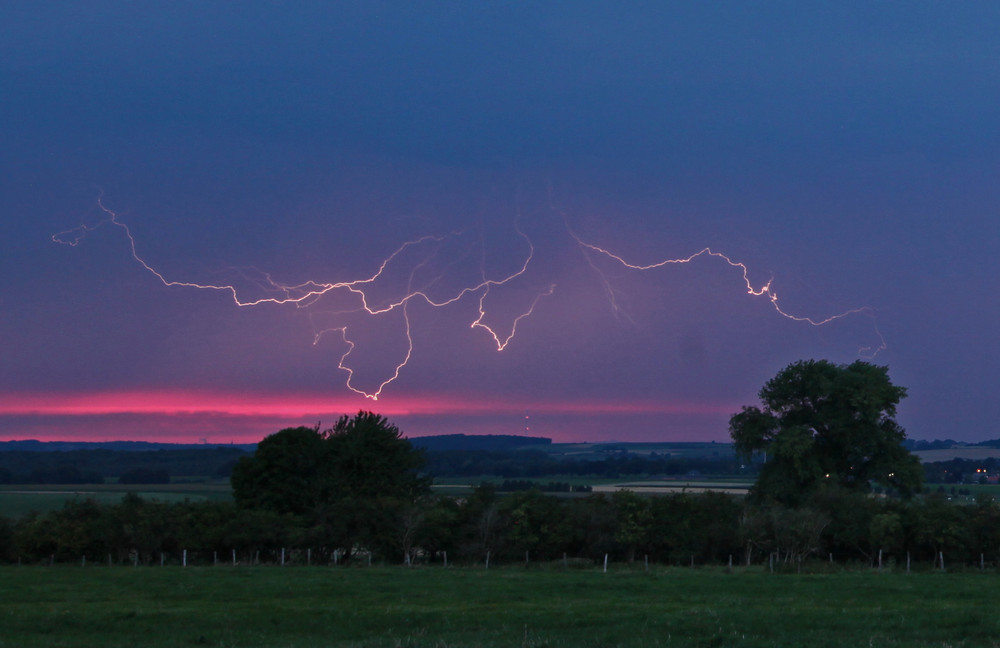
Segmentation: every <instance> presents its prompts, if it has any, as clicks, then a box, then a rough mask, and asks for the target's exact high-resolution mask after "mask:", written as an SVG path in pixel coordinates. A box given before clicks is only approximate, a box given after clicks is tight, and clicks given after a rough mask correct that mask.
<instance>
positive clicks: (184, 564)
mask: <svg viewBox="0 0 1000 648" xmlns="http://www.w3.org/2000/svg"><path fill="white" fill-rule="evenodd" d="M187 566H188V550H187V549H185V550H184V551H183V553H182V554H181V567H187Z"/></svg>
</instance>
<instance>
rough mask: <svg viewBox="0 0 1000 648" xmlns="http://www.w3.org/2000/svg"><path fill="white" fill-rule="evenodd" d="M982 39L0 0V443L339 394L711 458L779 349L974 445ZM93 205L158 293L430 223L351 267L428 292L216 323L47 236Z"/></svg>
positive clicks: (252, 287)
mask: <svg viewBox="0 0 1000 648" xmlns="http://www.w3.org/2000/svg"><path fill="white" fill-rule="evenodd" d="M709 4H710V5H711V6H709ZM998 33H1000V8H998V7H997V5H996V4H995V3H991V2H968V3H940V2H909V3H883V2H839V3H822V4H820V3H797V2H767V3H754V4H749V3H743V2H720V3H693V2H692V3H666V2H626V3H619V2H614V3H612V2H585V1H574V2H550V3H530V2H504V3H420V4H416V3H405V2H364V3H327V2H323V3H319V2H315V3H311V2H297V3H276V2H273V3H272V2H266V3H265V2H246V3H239V4H232V3H222V2H218V3H215V2H170V3H166V2H163V3H120V2H88V3H8V4H6V5H4V6H3V7H2V8H0V87H2V88H3V97H4V99H3V101H0V142H2V146H0V241H2V242H3V243H2V245H3V249H2V253H0V278H2V282H0V366H2V367H3V370H2V372H0V437H2V438H28V437H39V438H81V437H89V438H151V437H161V438H177V439H185V440H190V439H200V438H209V439H210V440H213V441H228V440H230V439H237V440H256V439H258V438H260V437H261V436H263V435H264V434H267V433H269V432H272V431H274V430H276V429H278V428H279V427H283V426H285V425H290V424H296V425H297V424H300V423H308V424H314V423H315V422H316V421H317V420H323V421H324V422H328V423H332V421H333V420H334V418H335V417H336V416H337V415H339V414H341V413H345V412H352V411H355V410H357V409H359V408H361V407H364V408H371V409H375V410H377V411H381V412H384V413H387V414H388V415H389V416H390V418H392V419H393V420H394V421H395V422H397V423H399V424H400V426H401V427H402V428H403V430H404V431H405V432H407V433H409V434H432V433H435V432H461V431H464V432H484V433H485V432H492V433H518V432H522V431H523V430H524V426H525V422H524V416H525V413H526V412H527V413H529V414H530V417H531V418H530V421H529V425H530V428H531V433H533V434H540V435H545V436H552V437H554V438H557V439H558V440H604V439H649V440H672V439H679V440H688V439H714V440H720V441H721V440H725V439H727V430H726V422H727V420H728V416H729V415H730V414H731V413H733V412H735V411H737V410H738V408H739V406H740V405H742V404H750V403H753V402H755V394H756V392H757V390H758V389H759V388H760V386H761V385H762V384H763V382H764V381H765V380H767V379H768V378H770V377H771V376H773V375H774V374H775V373H776V372H777V371H778V370H780V369H781V368H782V367H784V366H785V365H787V364H789V363H791V362H794V361H796V360H799V359H803V358H827V359H830V360H833V361H835V362H851V361H853V360H854V359H857V358H858V357H859V349H863V348H865V347H877V346H879V345H880V344H881V343H882V341H883V339H884V343H885V348H884V349H882V350H880V351H879V352H878V354H877V355H876V356H875V358H874V362H877V363H880V364H886V365H888V366H889V367H890V375H891V376H892V378H893V380H894V381H895V382H896V383H898V384H901V385H903V386H906V387H907V388H908V389H909V398H908V399H907V400H906V401H904V403H903V406H902V407H901V410H900V420H901V422H902V423H903V424H904V426H905V427H906V428H907V430H908V432H909V434H910V435H911V436H913V437H916V438H945V437H951V438H956V439H966V440H980V439H987V438H997V437H1000V430H998V427H997V423H996V421H998V420H1000V399H997V398H996V395H995V390H996V388H997V385H998V384H1000V367H998V362H1000V357H998V356H1000V342H998V340H997V337H996V335H995V333H994V328H995V324H996V322H997V321H998V316H1000V301H998V299H997V297H996V294H995V290H996V289H995V285H996V276H997V275H998V272H997V270H998V265H1000V264H998V262H997V259H996V251H997V245H998V243H1000V220H998V213H997V212H998V205H1000V200H998V199H1000V182H998V176H1000V127H998V126H997V123H996V114H997V111H998V109H1000V38H998V37H997V34H998ZM102 195H103V198H102V199H101V200H103V204H104V205H105V206H106V207H107V208H108V209H110V210H112V211H113V212H114V213H116V214H117V216H118V219H119V222H120V223H123V224H125V225H127V226H128V227H129V228H130V231H131V233H132V234H133V236H134V237H135V242H136V250H137V253H138V254H139V256H140V257H141V258H142V259H143V260H145V261H146V262H147V263H148V264H149V265H150V267H151V268H153V269H155V270H156V271H157V272H160V273H161V274H162V276H163V277H164V278H165V279H166V280H167V281H168V282H170V281H176V282H186V283H196V284H204V285H207V284H213V285H232V286H234V287H235V288H236V290H237V297H238V298H239V299H241V300H242V301H246V300H252V299H258V298H260V297H271V298H274V297H275V296H276V295H277V294H278V293H276V292H275V291H274V290H268V286H269V285H270V287H271V288H272V289H273V287H274V286H273V284H267V281H268V278H269V280H270V281H273V282H276V283H279V284H282V285H285V286H289V285H300V284H302V283H303V282H307V281H310V280H311V281H315V282H320V283H322V284H324V285H328V286H332V285H334V284H337V285H339V284H344V283H350V282H357V281H359V280H361V279H365V278H368V277H371V276H373V275H374V273H376V272H377V271H378V269H379V267H380V263H381V262H382V261H383V260H384V259H386V258H388V257H389V256H390V255H392V254H393V252H394V251H396V250H398V249H399V248H400V246H401V245H403V244H404V243H406V242H407V241H414V240H417V239H419V238H420V237H422V236H434V237H438V239H439V240H434V241H430V240H425V241H424V242H423V243H421V244H420V245H417V246H411V247H408V248H405V249H404V250H403V252H402V253H401V254H400V255H399V256H397V257H395V258H394V259H393V262H392V263H390V264H389V265H388V266H387V267H386V270H385V271H384V272H383V274H382V275H380V277H379V281H376V282H373V283H371V284H367V283H366V284H357V283H353V284H352V286H353V287H355V288H363V292H364V293H365V296H366V299H368V300H369V301H368V302H364V303H367V305H368V306H369V307H370V308H371V309H373V310H374V309H378V308H381V307H384V306H386V305H390V304H393V303H397V302H399V301H400V299H401V298H402V297H404V296H405V295H407V294H410V293H412V292H413V291H415V290H419V291H422V292H423V293H424V294H425V295H426V296H427V299H423V298H421V297H417V298H413V299H411V300H410V301H408V302H406V307H405V311H404V308H403V307H402V306H398V307H396V308H395V309H394V310H391V311H390V312H388V313H386V314H384V315H377V316H373V315H369V314H368V313H365V312H359V311H358V309H359V308H360V306H362V305H364V303H362V302H361V298H360V294H359V292H351V291H350V290H348V289H347V287H346V286H342V287H339V288H338V287H331V288H330V289H329V291H328V292H326V293H325V294H324V295H323V296H322V297H321V298H318V299H315V300H314V299H308V300H306V301H303V302H302V303H300V304H298V305H296V304H283V305H278V304H262V305H260V306H255V307H240V306H237V305H236V304H235V303H234V301H233V299H232V298H231V297H230V296H229V295H227V294H225V293H223V292H220V291H215V290H198V289H197V288H190V287H180V286H165V285H164V284H163V283H162V282H160V281H159V279H158V278H157V277H156V276H155V275H154V274H152V273H151V272H150V271H148V270H147V269H145V268H143V266H142V265H140V264H139V263H138V262H137V261H136V259H133V258H132V256H131V253H130V247H129V241H128V239H127V237H126V236H125V230H124V229H121V228H116V227H114V226H112V225H111V224H105V226H103V227H100V228H98V229H94V230H92V231H90V232H88V233H87V235H86V237H84V238H83V239H82V240H81V242H80V244H79V245H77V246H75V247H71V246H67V245H58V244H57V243H54V242H53V241H52V238H51V237H52V235H53V234H56V233H59V232H63V231H65V230H70V229H72V228H75V227H77V226H79V225H81V224H83V225H87V226H89V227H94V226H96V225H97V224H99V223H100V222H102V219H106V217H107V214H106V213H105V212H103V211H102V210H101V209H100V208H99V204H98V200H99V197H100V196H102ZM574 234H575V235H576V236H578V237H579V238H580V239H581V240H583V241H586V242H587V243H590V244H592V245H596V246H601V247H603V248H606V249H608V250H609V251H611V252H613V253H614V254H616V255H618V256H620V257H621V258H622V259H624V260H626V261H628V262H629V263H631V264H634V265H649V264H653V263H657V262H659V261H663V260H666V259H681V258H687V257H688V256H690V255H692V254H694V253H696V252H698V251H699V250H701V249H703V248H705V247H711V248H712V249H713V250H714V251H717V252H721V253H724V254H726V255H728V256H729V258H731V259H732V260H734V261H737V262H742V263H744V264H746V266H747V268H748V269H749V274H748V278H749V280H750V282H751V285H752V286H753V287H755V288H760V287H761V286H763V285H764V284H766V283H767V282H768V281H769V280H773V283H772V284H771V288H772V290H773V294H777V295H778V296H779V297H780V301H779V302H778V304H779V306H780V308H781V309H782V310H783V311H784V312H786V313H788V314H790V315H793V316H796V317H809V318H813V319H815V320H822V319H825V318H827V317H829V316H831V315H836V314H840V313H844V312H847V311H851V310H852V309H856V308H862V307H864V308H866V309H868V310H864V311H862V312H860V313H858V314H856V315H852V316H849V317H844V318H842V319H839V320H836V321H835V322H831V323H830V324H827V325H824V326H820V327H814V326H811V325H810V324H808V323H804V322H796V321H792V320H789V319H787V318H784V317H782V316H781V315H780V314H779V313H778V312H777V311H776V310H775V309H774V308H773V307H772V304H771V303H770V301H769V300H768V297H767V295H763V296H760V297H753V296H750V295H748V294H747V290H746V285H745V284H744V282H743V277H742V273H741V271H740V269H739V268H734V267H732V266H730V265H728V264H726V263H725V262H724V261H723V260H722V259H719V258H717V257H714V258H713V257H699V258H697V259H695V260H693V261H692V262H691V263H689V264H671V265H668V266H665V267H662V268H657V269H651V270H641V271H640V270H630V269H628V268H626V267H624V266H622V265H621V264H618V263H616V262H614V260H613V259H610V258H608V257H600V256H599V255H595V254H593V252H592V251H591V252H589V253H588V250H589V248H585V247H581V246H580V245H579V244H578V242H577V240H576V239H575V238H574ZM63 240H68V237H63ZM529 258H530V260H529ZM526 261H528V263H527V265H524V264H525V262H526ZM522 268H523V269H524V272H523V274H518V273H519V272H520V270H521V269H522ZM514 274H517V275H518V276H516V277H514V278H513V279H511V280H510V281H507V282H503V283H501V281H502V280H503V279H506V278H507V277H511V276H512V275H514ZM484 280H486V281H488V282H492V283H489V284H488V286H487V285H483V282H484ZM477 286H478V287H477ZM463 288H473V290H470V291H469V292H466V293H463V292H462V289H463ZM487 288H488V291H487ZM550 293H551V294H550ZM300 294H301V293H300V292H299V293H296V292H295V291H292V292H291V293H283V295H284V297H285V298H287V297H288V296H289V295H292V296H296V295H299V296H300ZM453 297H461V298H460V299H457V300H456V301H454V302H453V303H450V304H449V305H447V306H440V307H434V306H432V305H431V304H430V303H429V302H428V300H429V301H430V302H434V303H438V304H440V303H442V302H444V301H448V300H450V299H452V298H453ZM532 305H534V311H533V313H532V314H531V316H530V317H525V318H522V319H520V320H517V318H518V316H519V315H521V314H523V313H525V312H526V311H527V310H529V309H530V308H531V307H532ZM480 306H482V310H483V311H484V312H485V316H484V317H483V318H482V319H481V320H479V319H478V317H479V309H480ZM407 319H408V320H409V333H410V339H411V340H412V353H411V355H410V358H409V361H408V362H407V363H406V364H405V366H403V367H402V368H401V369H400V370H399V375H398V378H396V379H395V380H394V381H392V382H390V383H389V384H387V385H386V386H385V387H384V389H383V391H382V394H381V397H380V399H379V400H378V401H377V402H374V401H371V400H369V399H365V398H363V397H361V396H359V395H358V394H356V393H355V392H353V391H351V389H350V388H349V386H348V383H347V380H348V372H347V371H345V370H344V369H341V368H338V366H337V365H338V363H339V362H340V361H341V358H342V357H343V356H344V354H345V353H348V351H351V353H350V355H348V356H347V358H346V359H345V360H344V361H343V363H344V365H345V366H347V367H350V368H351V369H352V370H353V371H354V375H353V377H351V383H350V385H351V386H353V387H355V388H356V389H358V390H360V391H366V392H369V393H372V392H374V391H376V390H377V388H378V386H379V385H380V384H381V383H382V382H384V381H385V380H386V379H388V378H391V377H392V376H393V375H394V371H395V368H396V367H397V366H398V365H399V364H401V362H402V361H403V360H404V359H405V358H406V352H407V350H408V349H409V348H410V344H409V342H408V341H407V337H406V332H407V328H406V322H407ZM477 320H478V321H479V322H480V323H481V324H483V325H486V326H489V327H491V329H493V330H494V331H496V332H497V333H498V335H500V336H501V338H503V337H506V335H509V333H510V330H511V327H512V326H513V325H514V322H515V320H517V330H516V335H515V336H514V338H513V339H512V340H511V341H510V343H509V344H508V345H507V346H506V348H505V349H504V350H503V351H502V352H500V353H498V352H497V345H496V343H495V342H494V340H493V339H492V337H491V336H490V334H489V332H488V331H487V330H486V329H485V328H483V327H482V326H477V327H470V325H471V324H472V323H473V322H476V321H477ZM344 327H346V331H345V332H341V331H340V329H343V328H344ZM323 331H327V332H326V333H323ZM345 340H350V342H352V343H354V347H353V351H352V350H351V349H352V347H351V346H350V345H349V344H348V342H346V341H345ZM314 342H315V344H314ZM860 357H866V353H865V352H864V351H861V352H860Z"/></svg>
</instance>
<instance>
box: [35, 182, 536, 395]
mask: <svg viewBox="0 0 1000 648" xmlns="http://www.w3.org/2000/svg"><path fill="white" fill-rule="evenodd" d="M97 205H98V207H99V208H100V210H101V211H102V212H103V213H104V215H105V217H104V218H103V219H102V220H101V221H100V222H98V223H97V224H96V225H80V226H79V227H76V228H74V229H71V230H66V231H64V232H59V233H58V234H54V235H53V236H52V240H53V241H54V242H55V243H60V244H63V245H69V246H71V247H76V246H77V245H78V244H79V243H80V242H81V241H82V240H83V239H84V237H85V236H86V235H87V234H88V233H90V232H92V231H94V230H97V229H99V228H101V227H103V226H104V225H112V226H115V227H118V228H120V229H121V230H122V231H123V232H124V233H125V236H126V238H127V239H128V243H129V249H130V251H131V254H132V257H133V259H135V261H136V262H138V263H139V264H140V265H141V266H142V267H143V268H145V269H146V270H147V271H148V272H149V273H151V274H152V275H153V276H155V277H156V278H157V279H158V280H159V281H160V282H161V283H162V284H163V285H164V286H167V287H181V288H195V289H200V290H214V291H220V292H226V293H229V295H230V297H231V298H232V300H233V302H234V303H235V304H236V305H237V306H239V307H253V306H260V305H262V304H274V305H286V304H292V305H295V306H296V307H300V308H302V307H308V306H310V305H312V304H313V303H315V302H316V301H317V300H318V299H319V298H321V297H323V296H324V295H328V294H330V293H334V292H337V291H345V292H347V293H350V294H352V295H354V296H355V297H356V298H358V300H359V302H360V306H359V308H358V309H357V312H364V313H367V315H369V316H372V317H376V316H379V315H385V314H387V313H391V312H397V311H398V312H400V313H401V314H402V318H403V322H404V327H405V337H406V342H407V347H406V352H405V354H403V358H402V360H401V361H400V362H399V363H398V364H397V365H396V368H395V370H394V372H393V374H392V375H391V376H390V377H389V378H386V379H385V380H383V381H382V382H381V383H380V384H379V385H378V387H377V388H376V389H373V390H370V391H366V390H364V389H361V388H358V387H356V386H355V385H354V384H353V379H354V371H355V370H354V368H352V367H351V366H350V365H349V364H348V359H349V357H350V356H351V354H352V353H353V352H354V350H355V348H356V345H355V342H354V341H353V340H352V339H351V338H350V337H349V332H348V327H347V326H336V327H330V328H326V329H322V330H320V331H318V332H316V333H315V336H314V339H313V344H318V343H319V341H320V339H321V338H322V337H323V336H324V335H326V334H328V333H339V334H340V336H341V338H342V339H343V341H344V344H346V345H347V350H346V351H345V352H344V354H343V355H342V356H341V357H340V360H339V362H338V364H337V368H338V369H341V370H343V371H345V372H346V373H347V381H346V386H347V388H348V389H350V390H351V391H353V392H355V393H357V394H360V395H362V396H365V397H366V398H370V399H372V400H378V398H379V396H380V395H381V394H382V391H383V390H384V389H385V388H386V386H388V385H389V384H390V383H392V382H393V381H395V380H396V379H397V378H398V377H399V375H400V371H402V369H403V367H405V366H406V364H407V363H408V362H409V361H410V357H411V356H412V353H413V337H412V334H411V322H410V313H409V304H410V302H411V301H413V300H415V299H419V300H422V301H423V302H425V303H426V304H428V305H430V306H432V307H435V308H441V307H445V306H449V305H451V304H454V303H456V302H458V301H460V300H462V299H463V298H465V297H466V296H467V295H474V294H478V295H479V299H478V302H479V308H478V316H477V317H476V319H475V320H473V321H472V322H471V324H470V328H472V329H482V330H484V331H485V332H486V333H487V334H488V335H489V336H490V337H491V338H492V339H493V341H494V342H495V343H496V347H497V350H498V351H503V350H504V348H506V346H507V344H508V343H509V342H510V341H511V339H513V337H514V335H515V333H516V331H517V325H518V323H519V322H520V321H521V320H522V319H524V318H526V317H528V316H529V315H531V314H532V313H533V312H534V309H535V307H536V306H537V304H538V302H539V300H541V299H542V298H543V297H545V296H548V295H551V294H552V293H553V291H554V290H555V286H554V285H550V286H548V287H547V288H546V289H544V290H542V291H540V292H539V293H538V294H537V295H536V297H535V299H534V301H533V302H532V303H531V306H530V307H529V308H528V310H527V311H525V312H524V313H522V314H520V315H519V316H518V317H516V318H515V319H514V322H513V324H512V326H511V329H510V332H509V333H506V334H504V333H500V332H498V331H497V330H496V328H494V327H492V326H490V325H488V324H486V323H484V319H485V317H486V307H485V301H486V298H487V296H488V295H489V293H490V290H491V289H493V288H496V287H500V286H504V285H505V284H507V283H509V282H511V281H513V280H514V279H516V278H518V277H521V276H522V275H524V274H525V273H526V272H527V271H528V267H529V265H530V264H531V262H532V260H533V258H534V255H535V248H534V245H532V243H531V240H530V239H529V238H528V236H527V235H526V234H525V233H524V232H522V231H521V230H520V229H517V233H518V235H520V236H521V238H523V239H524V241H525V243H526V244H527V252H526V254H525V256H524V260H523V262H522V263H521V265H520V267H519V268H518V269H516V270H515V271H514V272H511V273H509V274H506V275H503V276H501V277H499V278H489V277H487V274H486V271H485V264H484V269H483V271H482V273H481V274H482V277H481V280H480V281H478V282H476V283H475V284H473V285H468V286H463V287H462V288H459V289H458V290H456V291H454V292H453V293H452V294H451V295H450V296H448V297H446V298H444V299H441V298H438V299H435V298H433V297H432V296H431V295H430V294H428V292H427V291H426V289H416V288H414V287H413V284H414V282H415V277H416V274H417V272H418V271H419V270H420V269H421V268H422V267H423V266H424V265H425V264H427V263H428V262H429V261H430V259H431V258H433V256H434V251H433V250H432V251H431V252H429V253H428V254H427V256H425V257H424V259H423V260H422V261H421V262H420V263H417V264H416V265H415V266H414V267H413V269H412V270H411V271H410V274H409V280H408V284H407V290H406V291H405V292H404V293H403V295H402V297H400V298H398V299H395V300H391V301H389V302H388V303H383V304H381V305H374V303H373V301H372V298H371V295H370V293H369V292H368V290H369V289H371V288H372V287H373V285H374V284H375V282H376V281H377V280H378V279H379V278H381V277H383V276H384V275H385V273H386V272H387V270H388V269H389V267H390V266H391V264H393V262H394V261H395V260H396V259H398V258H400V256H401V255H403V254H404V253H405V252H407V251H409V250H411V249H413V248H416V247H418V246H421V245H423V244H425V243H442V242H443V241H445V240H446V239H447V238H449V237H454V236H458V235H460V233H453V234H451V235H447V236H440V237H439V236H423V237H420V238H418V239H416V240H414V241H408V242H406V243H403V244H402V245H400V246H399V247H398V248H397V249H396V250H395V251H394V252H393V253H392V254H390V255H389V256H388V257H386V258H385V259H384V260H383V261H382V262H381V263H380V264H379V266H378V269H377V270H376V271H375V272H374V273H373V274H371V275H369V276H367V277H364V278H361V279H354V280H352V281H339V282H322V281H315V280H309V281H305V282H302V283H299V284H285V283H282V282H279V281H276V280H275V279H273V278H272V276H271V275H270V274H268V273H264V274H263V284H264V285H263V287H264V288H265V289H267V290H269V291H273V292H276V293H277V294H278V295H279V296H277V297H259V298H255V299H245V298H242V297H241V295H240V291H239V289H238V288H237V287H236V286H235V285H233V284H203V283H197V282H191V281H179V280H175V279H169V278H167V277H166V276H165V275H164V274H163V273H161V272H160V271H158V270H156V269H155V268H154V267H153V266H152V265H150V264H149V263H147V262H146V260H145V259H144V258H143V257H142V256H140V255H139V252H138V248H137V245H136V240H135V237H134V236H133V235H132V231H131V230H130V229H129V227H128V225H126V224H125V223H123V222H122V221H121V220H119V217H118V214H117V213H115V212H114V211H113V210H111V209H109V208H108V207H107V206H106V205H105V204H104V201H103V195H102V196H99V197H98V201H97Z"/></svg>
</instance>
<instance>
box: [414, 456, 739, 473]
mask: <svg viewBox="0 0 1000 648" xmlns="http://www.w3.org/2000/svg"><path fill="white" fill-rule="evenodd" d="M747 470H748V468H746V467H744V466H743V464H741V463H740V461H739V460H738V459H736V458H734V457H731V456H730V457H674V456H662V455H658V454H656V453H655V452H653V453H650V454H642V455H637V454H617V455H612V456H609V457H606V458H602V459H573V458H563V457H557V456H553V455H550V454H547V453H545V452H542V451H540V450H514V451H507V452H501V451H495V450H493V451H491V450H475V451H462V450H448V451H444V452H428V453H427V472H429V473H430V474H431V475H434V476H435V477H476V476H479V475H498V476H500V477H504V478H510V479H523V478H527V477H543V476H551V475H567V476H594V477H610V478H616V477H621V476H633V475H686V474H688V473H691V472H692V471H697V472H698V473H701V474H704V475H734V474H739V473H745V472H746V471H747Z"/></svg>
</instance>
